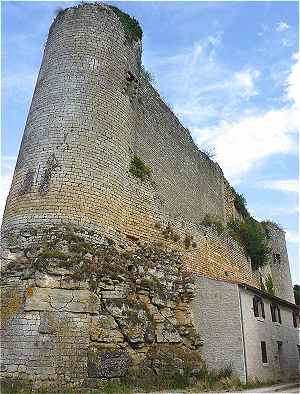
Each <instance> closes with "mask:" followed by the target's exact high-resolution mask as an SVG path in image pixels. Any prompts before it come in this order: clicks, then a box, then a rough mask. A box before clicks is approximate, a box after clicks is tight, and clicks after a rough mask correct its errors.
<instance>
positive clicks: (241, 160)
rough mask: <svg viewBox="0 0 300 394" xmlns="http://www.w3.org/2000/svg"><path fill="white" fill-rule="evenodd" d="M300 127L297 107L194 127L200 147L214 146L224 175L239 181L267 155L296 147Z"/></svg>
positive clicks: (286, 151)
mask: <svg viewBox="0 0 300 394" xmlns="http://www.w3.org/2000/svg"><path fill="white" fill-rule="evenodd" d="M297 127H298V119H297V113H296V111H295V110H293V109H283V110H277V111H269V112H267V113H266V114H263V115H260V116H252V117H246V118H245V119H242V120H240V121H237V122H220V124H219V125H218V126H215V127H213V128H208V129H201V128H194V129H193V130H192V131H193V135H194V138H195V139H196V143H197V144H198V145H199V146H200V147H201V146H203V145H207V144H208V145H211V146H214V147H215V150H216V158H217V161H218V162H219V164H220V165H221V167H222V168H223V170H224V173H225V175H226V176H227V177H229V178H230V179H231V180H234V181H235V182H237V181H238V178H239V177H240V176H241V175H244V174H245V173H246V172H247V171H249V170H251V169H253V168H254V167H255V166H257V165H258V164H260V162H261V160H263V159H265V158H266V157H268V156H270V155H272V154H275V153H288V152H291V151H293V150H295V149H296V148H295V147H296V145H295V139H296V130H297Z"/></svg>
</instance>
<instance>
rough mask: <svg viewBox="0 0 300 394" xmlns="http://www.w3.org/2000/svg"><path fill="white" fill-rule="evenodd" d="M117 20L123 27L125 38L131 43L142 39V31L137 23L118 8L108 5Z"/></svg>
mask: <svg viewBox="0 0 300 394" xmlns="http://www.w3.org/2000/svg"><path fill="white" fill-rule="evenodd" d="M108 7H109V8H110V9H111V10H112V11H113V12H114V13H115V14H116V15H117V17H118V18H119V20H120V22H121V23H122V25H123V28H124V31H125V35H126V38H127V39H128V40H129V41H130V42H132V41H138V40H141V39H142V36H143V31H142V29H141V26H140V24H139V22H138V21H137V20H136V19H135V18H134V17H131V16H130V15H128V14H126V13H125V12H123V11H121V10H120V9H119V8H118V7H115V6H112V5H109V6H108Z"/></svg>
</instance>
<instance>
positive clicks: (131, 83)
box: [122, 71, 138, 102]
mask: <svg viewBox="0 0 300 394" xmlns="http://www.w3.org/2000/svg"><path fill="white" fill-rule="evenodd" d="M137 88H138V79H137V78H136V77H135V76H134V75H133V74H132V73H131V72H130V71H127V73H126V80H125V85H124V87H123V90H122V93H123V94H125V95H127V96H128V97H129V101H130V102H132V101H133V100H134V98H135V97H136V94H137Z"/></svg>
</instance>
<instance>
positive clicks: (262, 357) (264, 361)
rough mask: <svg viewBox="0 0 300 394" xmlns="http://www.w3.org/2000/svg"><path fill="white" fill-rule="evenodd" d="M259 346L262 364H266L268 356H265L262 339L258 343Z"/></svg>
mask: <svg viewBox="0 0 300 394" xmlns="http://www.w3.org/2000/svg"><path fill="white" fill-rule="evenodd" d="M260 346H261V361H262V362H263V364H267V363H268V357H267V346H266V342H264V341H262V342H261V343H260Z"/></svg>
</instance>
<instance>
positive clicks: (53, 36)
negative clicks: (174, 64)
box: [2, 5, 141, 235]
mask: <svg viewBox="0 0 300 394" xmlns="http://www.w3.org/2000/svg"><path fill="white" fill-rule="evenodd" d="M121 20H122V17H121V18H120V19H119V17H118V14H116V12H115V10H114V8H113V7H112V8H111V7H108V6H105V5H81V6H78V7H73V8H69V9H66V10H64V11H62V12H60V13H59V14H58V15H57V17H56V19H55V20H54V22H53V24H52V26H51V28H50V31H49V36H48V40H47V43H46V47H45V52H44V56H43V61H42V65H41V69H40V72H39V76H38V80H37V83H36V88H35V91H34V95H33V99H32V103H31V107H30V111H29V115H28V119H27V123H26V127H25V131H24V136H23V140H22V145H21V148H20V152H19V157H18V160H17V165H16V169H15V173H14V178H13V182H12V186H11V190H10V193H9V197H8V199H7V204H6V209H5V214H4V218H3V226H2V231H3V234H4V235H5V233H7V231H9V229H11V228H14V229H17V228H21V227H22V226H23V225H26V226H28V225H32V226H34V225H36V224H38V225H47V224H48V223H51V224H56V223H58V224H59V223H70V224H77V225H79V226H80V227H83V228H90V229H93V230H96V231H98V230H99V231H101V229H105V231H110V230H112V228H114V229H115V228H116V223H118V225H119V226H121V225H122V212H124V210H125V209H126V207H125V206H124V205H126V182H128V174H127V172H128V166H129V162H130V157H131V154H132V152H131V151H130V147H131V146H132V140H133V138H134V137H133V130H134V125H135V118H134V105H135V100H136V92H137V89H138V83H139V82H138V81H139V73H140V64H141V43H140V40H139V39H137V38H136V37H133V36H130V35H128V34H127V33H128V32H126V25H125V26H123V23H122V22H121ZM108 207H109V209H108ZM100 223H101V227H100ZM118 225H117V227H118Z"/></svg>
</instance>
